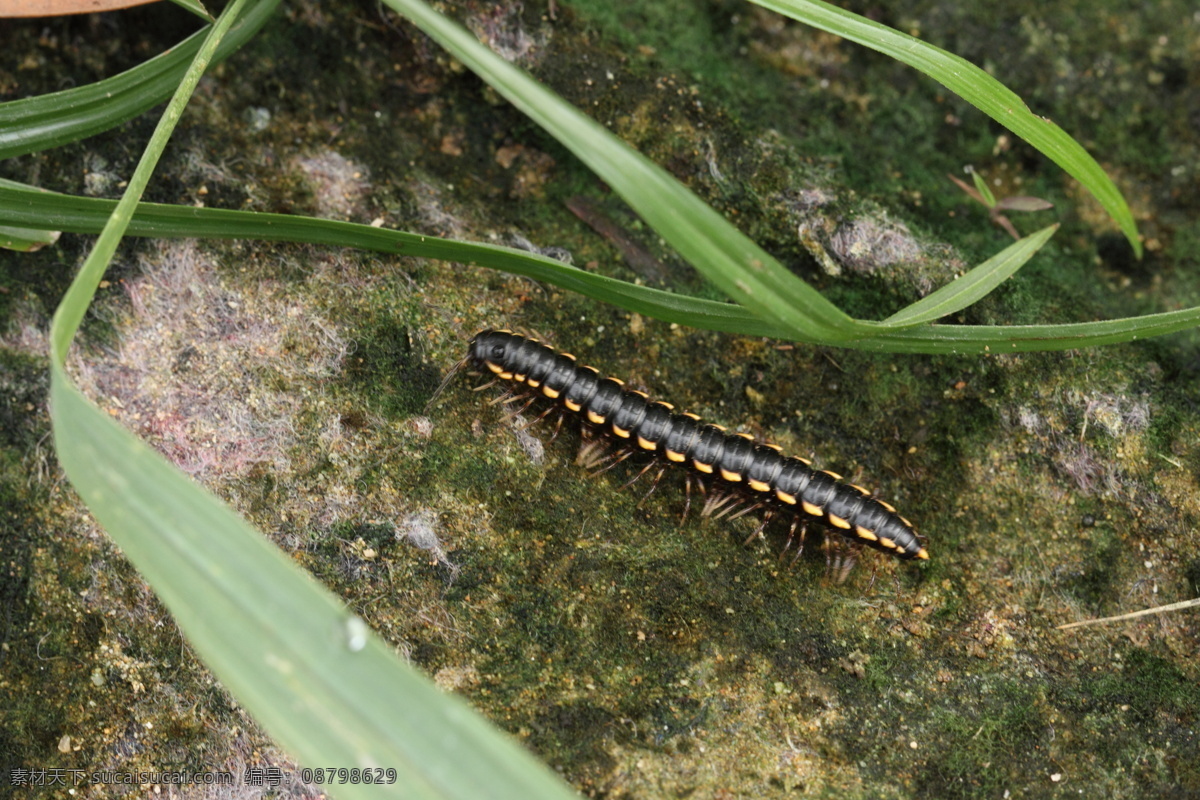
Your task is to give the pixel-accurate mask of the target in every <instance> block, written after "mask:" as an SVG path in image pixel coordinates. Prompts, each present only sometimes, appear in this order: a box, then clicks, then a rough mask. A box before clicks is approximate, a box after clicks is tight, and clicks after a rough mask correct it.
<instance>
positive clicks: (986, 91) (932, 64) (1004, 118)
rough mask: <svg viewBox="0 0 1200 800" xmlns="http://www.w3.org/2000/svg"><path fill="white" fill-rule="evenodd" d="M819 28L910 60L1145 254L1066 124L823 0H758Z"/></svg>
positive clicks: (956, 63) (938, 53)
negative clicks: (1060, 176)
mask: <svg viewBox="0 0 1200 800" xmlns="http://www.w3.org/2000/svg"><path fill="white" fill-rule="evenodd" d="M752 1H753V2H754V3H757V4H758V5H760V6H762V7H763V8H769V9H771V10H772V11H776V12H778V13H780V14H783V15H784V16H785V17H790V18H792V19H794V20H797V21H799V22H803V23H805V24H806V25H812V26H813V27H814V28H820V29H821V30H823V31H828V32H830V33H833V34H837V35H838V36H841V37H843V38H845V39H849V40H850V41H852V42H857V43H858V44H861V45H863V46H864V47H869V48H871V49H872V50H878V51H879V52H881V53H883V54H885V55H887V56H890V57H892V58H894V59H896V60H897V61H901V62H903V63H905V64H908V65H909V66H910V67H913V68H915V69H917V70H920V71H921V72H924V73H925V74H926V75H928V76H929V77H931V78H933V79H934V80H935V81H937V82H938V83H940V84H942V85H943V86H945V87H946V88H947V89H949V90H950V91H952V92H954V93H955V94H957V95H958V96H959V97H961V98H963V99H964V100H966V101H967V102H968V103H970V104H971V105H973V106H975V107H976V108H978V109H979V110H980V111H982V112H983V113H985V114H987V115H988V116H989V117H991V118H992V119H994V120H996V122H999V123H1000V124H1001V125H1003V126H1004V127H1006V128H1008V129H1009V130H1010V131H1012V132H1013V133H1015V134H1016V135H1017V136H1020V137H1021V138H1022V139H1024V140H1025V141H1027V142H1029V143H1030V144H1031V145H1033V146H1034V147H1036V148H1037V149H1038V150H1040V151H1041V152H1042V153H1043V154H1044V155H1045V156H1046V157H1047V158H1049V159H1050V160H1052V161H1053V162H1054V163H1056V164H1058V165H1059V166H1060V167H1062V168H1063V169H1064V170H1066V172H1067V174H1069V175H1071V176H1072V177H1073V178H1075V179H1076V180H1077V181H1079V182H1080V183H1082V184H1083V185H1084V186H1085V187H1086V188H1087V190H1088V191H1089V192H1091V193H1092V194H1093V195H1094V196H1095V197H1096V199H1097V200H1098V201H1099V202H1100V205H1102V206H1104V210H1105V211H1107V212H1108V213H1109V215H1110V216H1111V217H1112V218H1113V219H1114V220H1116V222H1117V225H1118V226H1120V228H1121V231H1122V232H1123V233H1124V234H1125V238H1126V239H1128V240H1129V243H1130V244H1131V245H1133V249H1134V251H1135V252H1136V253H1137V255H1138V257H1139V258H1140V257H1141V255H1142V242H1141V239H1140V238H1139V237H1138V230H1137V223H1135V222H1134V221H1133V215H1132V214H1131V213H1130V212H1129V206H1128V205H1127V204H1126V202H1125V198H1124V197H1122V196H1121V192H1120V190H1118V189H1117V187H1116V184H1114V183H1113V182H1112V179H1111V178H1109V177H1108V175H1107V174H1106V173H1105V172H1104V170H1103V169H1102V168H1101V167H1100V165H1099V164H1097V163H1096V160H1095V159H1094V158H1092V157H1091V155H1089V154H1088V152H1087V151H1086V150H1084V149H1083V145H1081V144H1079V142H1077V141H1075V140H1074V139H1073V138H1071V137H1070V136H1069V135H1068V134H1067V133H1066V132H1065V131H1064V130H1063V129H1062V128H1060V127H1058V126H1057V125H1055V124H1054V123H1053V122H1051V121H1050V120H1048V119H1046V118H1045V117H1039V116H1037V115H1036V114H1034V113H1033V112H1032V111H1030V110H1029V108H1028V107H1027V106H1026V105H1025V103H1024V101H1022V100H1021V98H1020V97H1018V96H1017V95H1016V94H1015V93H1014V92H1012V91H1011V90H1009V89H1008V88H1007V87H1005V86H1004V84H1002V83H1000V82H999V81H998V80H996V79H995V78H993V77H992V76H991V75H988V74H987V73H986V72H984V71H983V70H982V69H980V68H979V67H977V66H975V65H974V64H972V63H971V62H970V61H967V60H966V59H964V58H960V57H959V56H956V55H954V54H952V53H947V52H946V51H945V50H942V49H941V48H939V47H934V46H933V45H931V44H927V43H926V42H923V41H921V40H920V39H917V38H915V37H912V36H909V35H907V34H904V33H900V32H899V31H896V30H893V29H892V28H889V27H887V26H886V25H881V24H880V23H878V22H872V21H871V20H869V19H866V18H865V17H860V16H858V15H857V14H852V13H850V12H849V11H844V10H843V9H840V8H837V7H836V6H832V5H829V4H828V3H823V2H820V0H752Z"/></svg>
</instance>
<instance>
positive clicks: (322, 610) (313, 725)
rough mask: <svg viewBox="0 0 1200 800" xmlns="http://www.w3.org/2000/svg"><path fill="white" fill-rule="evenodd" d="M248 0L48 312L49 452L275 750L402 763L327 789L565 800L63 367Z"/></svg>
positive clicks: (227, 19) (204, 57)
mask: <svg viewBox="0 0 1200 800" xmlns="http://www.w3.org/2000/svg"><path fill="white" fill-rule="evenodd" d="M247 1H248V0H234V2H233V3H232V4H231V5H230V6H229V7H227V8H226V10H225V11H224V13H222V15H221V17H220V18H219V19H218V21H217V23H216V24H215V25H214V26H213V27H212V29H211V30H210V32H209V35H208V36H207V38H206V39H205V41H204V42H203V44H202V45H201V46H200V48H198V50H197V53H196V56H195V59H194V61H193V63H192V65H191V66H190V67H189V69H188V70H187V71H186V73H185V74H184V76H183V80H182V82H181V83H180V85H179V87H178V89H177V90H176V92H175V95H174V97H172V99H171V101H170V103H169V104H168V106H167V109H166V111H165V112H164V114H163V117H162V119H161V120H160V121H159V125H158V127H157V129H156V130H155V132H154V135H153V136H152V137H151V140H150V143H149V144H148V145H147V147H146V150H145V152H144V153H143V155H142V158H141V161H140V162H139V164H138V167H137V169H136V170H135V171H134V173H133V175H132V177H131V178H130V181H129V186H128V188H127V190H126V192H125V195H124V196H123V197H122V198H121V200H120V201H119V202H118V203H117V204H116V206H115V208H113V209H112V214H111V217H110V218H109V220H108V222H107V224H106V225H105V226H104V229H103V231H102V232H101V234H100V236H99V238H98V239H97V241H96V244H95V246H94V247H93V249H92V252H91V253H90V254H89V255H88V258H87V260H86V261H85V262H84V265H83V268H82V269H81V270H80V272H79V275H78V276H77V277H76V278H75V280H74V281H73V282H72V284H71V286H70V287H69V288H68V289H67V292H66V294H65V296H64V297H63V300H62V302H61V303H60V304H59V307H58V309H57V310H56V311H55V314H54V319H53V322H52V323H51V329H50V378H51V380H50V401H51V407H50V408H51V424H52V426H53V431H54V440H55V449H56V451H57V453H58V457H59V460H60V462H61V463H62V466H63V469H64V470H65V471H66V473H67V476H68V477H69V478H70V480H71V483H72V485H74V487H75V488H76V490H77V491H78V492H79V494H80V496H81V497H82V498H83V500H84V502H85V503H87V505H88V508H89V510H90V511H91V512H92V513H93V514H94V516H95V518H96V520H97V521H99V522H100V523H101V524H102V525H103V526H104V527H105V529H106V530H107V531H108V533H109V535H110V536H111V537H112V538H113V540H114V541H115V542H116V543H117V544H118V545H119V546H120V547H121V549H122V550H123V551H124V553H125V554H126V556H128V558H129V559H130V561H132V562H133V564H134V565H135V566H136V567H137V568H138V569H139V570H140V571H141V573H142V574H143V575H144V576H145V577H146V579H147V580H148V581H150V583H151V585H152V586H153V587H154V589H155V592H156V593H157V594H158V596H159V597H160V598H161V599H162V601H163V602H164V603H165V604H166V606H167V607H168V608H169V609H170V610H171V612H172V614H173V615H174V617H175V619H176V620H177V622H178V623H179V626H180V628H181V629H182V630H183V632H184V633H185V634H186V635H187V637H188V640H189V641H190V642H191V644H192V646H193V647H194V648H195V650H196V652H197V653H198V654H199V655H200V656H201V657H202V658H203V659H204V660H205V662H206V663H207V664H208V665H209V666H210V667H211V668H212V669H213V671H214V672H215V673H216V674H217V676H218V677H219V678H220V679H221V680H222V681H223V682H224V684H225V685H226V687H227V688H229V689H230V691H232V692H233V693H234V695H235V696H236V697H237V698H238V700H239V701H240V702H241V703H242V704H243V705H244V707H245V708H246V709H247V710H249V711H250V713H252V714H253V715H254V716H255V717H256V718H257V719H258V720H259V721H260V722H261V723H262V724H263V725H264V727H265V728H266V729H267V731H268V732H269V733H270V734H271V735H272V736H274V737H275V738H276V739H277V740H278V741H279V742H280V743H281V744H282V745H283V746H284V747H285V748H287V749H288V750H289V751H290V752H292V753H293V754H295V755H296V756H298V757H299V758H300V760H301V761H302V762H303V763H307V764H313V765H320V766H330V765H332V766H337V767H342V766H344V767H346V768H351V769H352V768H360V769H361V768H379V769H389V768H390V769H395V770H396V771H397V772H398V773H399V774H398V780H396V781H394V782H391V783H386V782H385V783H374V782H356V783H352V782H346V783H340V784H333V785H329V789H330V792H331V793H332V794H334V795H336V796H337V797H339V798H364V799H365V798H380V797H395V798H410V797H418V798H445V797H451V798H462V799H463V800H466V799H467V798H470V799H471V800H475V798H479V797H505V798H527V797H535V798H540V797H544V798H564V799H565V798H570V797H574V796H575V795H574V793H573V792H571V791H570V790H569V789H568V788H567V787H565V786H564V785H563V784H562V782H561V781H560V780H559V779H558V778H557V777H556V776H555V775H554V774H553V773H551V772H550V770H548V769H547V768H546V767H545V766H543V765H541V764H539V763H537V762H536V760H534V759H533V757H532V756H530V755H529V754H528V753H527V752H526V751H525V750H524V749H522V748H521V747H520V746H518V745H517V744H516V743H515V742H513V741H512V740H510V739H508V738H507V737H505V736H504V735H502V734H500V733H499V732H497V731H495V730H494V729H492V728H491V726H489V725H488V724H487V723H486V722H485V721H484V720H483V719H482V718H481V717H479V716H478V715H477V714H476V713H475V712H473V711H471V710H470V709H469V708H468V707H467V706H466V704H465V703H463V702H462V701H460V700H457V699H455V698H452V697H449V696H446V695H444V694H442V693H441V692H440V691H439V690H438V689H437V688H436V687H434V686H433V685H432V683H430V682H429V681H428V680H426V679H424V678H422V677H421V676H419V675H417V674H416V673H415V672H414V671H413V670H411V669H410V668H408V667H406V666H405V665H404V664H402V663H401V662H400V661H399V659H397V658H396V656H395V654H393V653H392V652H391V651H390V648H388V647H387V645H386V644H384V643H383V642H382V641H381V640H380V639H379V638H378V637H376V636H374V635H373V634H372V633H371V632H370V630H369V629H368V628H367V626H366V624H365V623H364V622H363V621H362V620H360V619H358V618H357V617H355V616H354V615H352V614H350V613H349V612H348V611H347V610H346V609H345V608H344V607H343V606H341V605H340V604H339V603H338V602H337V600H336V599H335V598H334V597H333V596H332V595H331V594H330V593H329V592H327V591H325V590H323V589H321V588H319V587H318V586H316V585H315V583H314V582H313V581H312V580H311V579H310V578H309V577H308V576H307V575H305V574H304V572H303V571H302V570H300V569H299V568H298V567H296V566H295V565H294V564H292V563H291V562H290V560H289V559H288V558H287V557H286V556H285V555H284V554H283V553H282V552H280V551H279V550H278V548H276V547H274V546H273V545H271V544H270V543H269V542H268V541H267V540H266V539H265V538H264V537H262V536H261V535H260V534H259V533H257V532H256V531H255V530H253V529H252V528H251V527H250V526H249V525H248V524H247V523H246V522H245V521H244V520H242V519H240V518H239V517H238V516H237V515H236V514H235V513H234V512H233V511H231V510H230V509H229V508H228V507H226V506H225V505H224V504H222V503H221V502H220V501H219V500H217V499H216V498H215V497H213V496H212V495H210V494H208V493H207V492H205V491H204V490H203V489H201V488H200V487H198V486H196V485H195V484H193V483H192V482H191V481H190V480H189V479H188V478H187V477H186V476H184V475H183V474H182V473H181V472H179V471H178V470H177V469H176V468H175V467H173V466H172V465H170V464H169V463H167V461H166V460H165V459H163V458H162V457H161V456H159V455H158V454H157V453H155V452H153V451H152V450H151V449H150V448H149V447H148V446H147V445H146V444H145V443H143V442H141V441H139V440H138V439H137V438H136V437H134V436H133V435H132V434H130V433H128V432H127V431H125V430H124V429H123V428H122V427H121V426H120V425H118V424H117V423H116V422H114V421H113V420H112V419H110V418H109V417H108V416H107V415H105V414H104V413H103V412H101V411H100V410H99V409H98V408H96V407H95V406H94V405H92V404H91V403H90V402H88V401H87V399H86V398H84V397H83V395H82V394H81V393H80V392H79V390H78V389H77V388H76V387H75V386H74V385H73V384H72V383H71V381H70V378H69V377H68V376H67V373H66V371H65V369H64V365H65V362H66V357H67V354H68V351H69V349H70V346H71V342H72V340H73V338H74V336H75V334H76V332H77V331H78V328H79V323H80V321H81V320H82V318H83V316H84V314H85V313H86V311H87V309H88V307H89V305H90V304H91V301H92V299H93V297H94V295H95V291H96V287H97V285H98V284H99V282H100V279H101V277H102V276H103V274H104V270H105V268H106V267H107V265H108V263H109V261H110V260H111V258H112V254H113V252H114V251H115V248H116V246H117V244H118V243H119V242H120V240H121V237H122V235H123V233H124V232H125V230H126V229H127V227H128V226H129V223H130V221H131V219H132V218H133V214H134V210H135V208H136V206H137V203H138V199H139V197H140V195H141V194H142V192H143V191H144V189H145V187H146V184H147V182H148V180H149V178H150V175H151V173H152V171H153V168H154V165H155V164H156V163H157V161H158V159H159V157H160V156H161V154H162V151H163V149H164V147H165V146H166V143H167V141H168V139H169V137H170V133H171V131H172V130H173V128H174V126H175V124H176V123H177V122H178V120H179V117H180V115H181V114H182V112H183V109H184V106H185V105H186V103H187V100H188V98H189V97H190V96H191V94H192V92H193V91H194V89H195V87H196V84H197V82H198V81H199V79H200V76H201V75H202V74H203V72H204V68H205V67H206V66H207V65H208V64H209V63H210V61H211V59H212V57H213V55H214V52H215V50H216V45H217V43H218V42H219V41H220V40H221V37H222V35H224V33H225V32H226V31H227V30H228V28H229V26H230V23H231V22H232V20H233V19H234V17H235V16H236V14H237V11H238V9H239V8H240V7H241V6H242V4H243V3H245V2H247ZM35 194H36V193H35ZM375 774H377V773H374V772H372V776H374V775H375Z"/></svg>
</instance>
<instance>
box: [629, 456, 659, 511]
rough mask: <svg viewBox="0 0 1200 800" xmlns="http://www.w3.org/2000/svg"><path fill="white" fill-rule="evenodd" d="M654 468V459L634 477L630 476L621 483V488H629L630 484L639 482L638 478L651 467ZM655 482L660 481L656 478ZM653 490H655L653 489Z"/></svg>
mask: <svg viewBox="0 0 1200 800" xmlns="http://www.w3.org/2000/svg"><path fill="white" fill-rule="evenodd" d="M653 468H654V462H653V461H651V462H650V463H649V464H647V465H646V466H644V467H642V469H641V471H640V472H638V474H637V475H634V476H633V477H632V478H630V479H629V480H627V481H626V482H625V483H623V484H621V488H622V489H628V488H629V487H630V486H633V485H634V484H635V483H637V480H638V478H640V477H642V476H643V475H645V474H646V473H647V472H649V471H650V470H651V469H653ZM654 482H655V483H656V484H657V483H658V481H657V480H655V481H654ZM651 491H653V490H651ZM638 505H641V504H640V503H639V504H638Z"/></svg>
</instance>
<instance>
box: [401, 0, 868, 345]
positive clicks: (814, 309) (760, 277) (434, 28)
mask: <svg viewBox="0 0 1200 800" xmlns="http://www.w3.org/2000/svg"><path fill="white" fill-rule="evenodd" d="M384 2H385V3H386V4H387V5H389V6H390V7H391V8H393V9H395V10H396V11H397V12H399V13H401V14H403V15H404V16H406V17H407V18H408V19H410V20H411V21H412V22H413V23H415V24H416V25H417V26H418V27H419V28H420V29H421V30H422V31H424V32H425V33H426V34H427V35H429V36H430V37H431V38H433V39H434V40H435V41H437V42H438V44H440V45H442V47H444V48H446V50H448V51H449V52H450V53H451V54H452V55H453V56H454V57H455V58H457V59H458V60H459V61H461V62H462V63H463V64H465V65H466V66H467V67H468V68H469V69H471V70H472V71H474V72H475V73H476V74H478V75H479V76H480V77H481V78H483V80H485V81H487V82H488V84H490V85H491V86H492V88H493V89H495V90H496V91H497V92H499V93H500V94H501V95H503V96H504V98H505V99H507V100H508V101H509V102H510V103H512V104H513V105H514V106H516V107H517V108H518V109H520V110H521V111H522V112H523V113H525V114H526V115H527V116H528V117H529V118H530V119H532V120H533V121H534V122H536V123H537V124H538V125H540V126H542V127H543V128H545V129H546V130H547V131H548V132H549V133H550V134H551V135H553V136H554V138H556V139H557V140H558V141H559V142H561V143H562V144H563V145H564V146H565V147H567V148H568V149H569V150H570V151H571V152H572V153H574V154H575V155H576V157H578V158H579V159H580V160H581V161H583V163H585V164H587V166H588V167H590V168H591V169H592V171H593V172H595V173H596V174H597V175H598V176H600V177H601V178H602V179H603V180H604V181H605V182H606V183H607V184H608V185H609V186H610V187H612V189H613V191H615V192H616V193H617V194H619V195H620V196H621V197H622V198H623V199H624V200H625V202H626V203H628V204H629V205H630V207H632V208H633V209H634V210H635V211H636V212H637V213H638V214H639V215H640V216H641V217H642V219H644V220H646V222H647V223H648V224H649V225H650V226H651V227H652V228H654V230H655V232H656V233H658V234H659V235H660V236H662V237H663V239H665V240H666V241H667V242H668V243H669V244H670V245H671V246H672V247H674V248H675V249H676V250H678V251H679V252H680V254H682V255H683V257H684V258H686V259H687V260H688V262H689V263H691V264H692V265H693V266H694V267H696V269H698V270H700V272H701V273H703V274H704V276H705V277H706V278H708V279H709V280H710V281H712V282H713V283H714V284H715V285H717V286H718V287H720V289H721V290H722V291H723V292H725V293H726V294H727V295H728V296H729V297H731V298H733V299H734V300H735V301H736V302H738V303H740V304H741V305H743V306H745V307H746V308H748V309H750V310H751V311H753V312H754V313H755V314H757V315H758V316H760V317H762V318H763V319H764V320H770V321H771V322H773V323H775V325H776V326H778V327H780V328H783V329H784V330H787V331H788V332H789V335H790V338H799V339H806V340H809V341H819V342H825V343H831V344H833V343H838V342H845V341H847V340H849V339H852V338H854V337H855V336H857V335H859V333H860V332H861V331H860V328H859V326H858V323H857V322H855V321H854V320H852V319H851V318H850V317H849V316H847V315H846V314H845V313H844V312H842V311H841V310H840V309H839V308H837V307H836V306H835V305H833V304H832V303H830V302H829V301H828V300H826V299H825V298H824V297H822V296H821V294H820V293H819V292H818V291H817V290H816V289H814V288H812V287H811V286H809V285H808V284H807V283H805V282H804V281H802V280H800V279H799V278H797V277H796V276H795V275H793V274H791V273H790V272H788V270H787V269H786V268H785V267H784V266H783V265H782V264H780V263H779V262H778V261H776V260H775V259H774V258H772V257H771V256H770V255H769V254H768V253H767V252H766V251H765V250H763V249H762V248H760V247H759V246H758V245H757V244H755V243H754V242H753V241H752V240H750V239H749V238H748V237H747V236H745V235H743V234H742V233H741V232H740V231H738V230H737V229H736V228H735V227H734V226H733V225H731V224H730V223H729V222H728V221H727V220H726V219H725V218H724V217H723V216H721V214H719V213H718V212H717V211H715V210H714V209H712V208H711V207H709V206H708V205H707V204H706V203H704V201H702V200H701V199H700V198H698V197H697V196H696V195H695V194H693V193H692V192H691V190H689V189H688V188H687V187H685V186H684V185H683V184H682V183H680V182H679V181H678V180H676V179H675V178H674V177H672V176H671V175H670V174H668V173H667V172H666V171H665V170H663V169H662V168H661V167H659V166H658V165H657V164H655V163H653V162H652V161H650V160H649V159H647V158H646V157H645V156H643V155H642V154H640V153H638V152H637V151H636V150H634V149H633V148H631V147H629V146H628V145H627V144H625V143H624V142H622V141H621V140H620V139H618V138H617V137H616V136H614V135H612V134H611V133H609V132H608V130H607V129H605V128H604V126H603V125H600V124H599V123H597V122H595V121H594V120H592V119H591V118H589V117H587V116H586V115H584V114H583V113H581V112H580V111H579V110H578V109H576V108H575V107H574V106H572V105H570V104H569V103H567V102H566V101H564V100H563V99H562V98H561V97H559V96H558V95H557V94H555V93H554V92H552V91H550V90H549V89H547V88H546V87H545V86H543V85H542V84H540V83H538V82H537V81H535V80H534V79H533V78H531V77H529V76H528V75H527V74H526V73H524V72H523V71H522V70H520V69H518V68H517V67H514V66H513V65H511V64H509V63H508V62H507V61H505V60H504V59H502V58H500V57H499V56H497V55H496V54H495V53H493V52H492V51H491V50H489V49H488V48H487V47H485V46H483V45H482V44H480V43H479V42H478V41H477V40H476V39H475V37H474V36H473V35H471V34H470V33H469V32H468V31H467V30H466V29H464V28H462V27H461V26H459V25H458V24H457V23H455V22H453V21H451V20H449V19H447V18H446V17H444V16H442V15H440V14H438V13H437V12H435V11H433V9H431V8H430V7H429V6H428V5H426V4H425V3H423V2H421V0H384Z"/></svg>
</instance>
